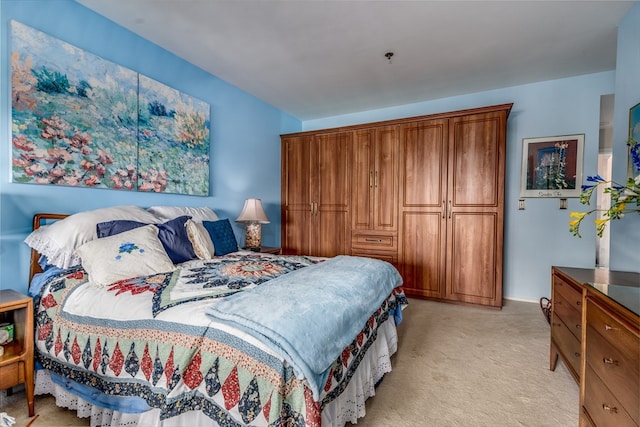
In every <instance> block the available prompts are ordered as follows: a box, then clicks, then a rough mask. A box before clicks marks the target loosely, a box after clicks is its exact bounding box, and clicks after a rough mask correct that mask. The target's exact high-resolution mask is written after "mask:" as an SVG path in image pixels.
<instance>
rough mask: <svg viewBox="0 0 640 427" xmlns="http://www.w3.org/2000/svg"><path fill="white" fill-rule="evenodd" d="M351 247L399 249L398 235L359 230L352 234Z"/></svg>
mask: <svg viewBox="0 0 640 427" xmlns="http://www.w3.org/2000/svg"><path fill="white" fill-rule="evenodd" d="M351 247H352V248H361V249H375V250H385V251H397V250H398V237H397V235H395V234H385V233H375V232H362V231H357V232H353V234H352V235H351Z"/></svg>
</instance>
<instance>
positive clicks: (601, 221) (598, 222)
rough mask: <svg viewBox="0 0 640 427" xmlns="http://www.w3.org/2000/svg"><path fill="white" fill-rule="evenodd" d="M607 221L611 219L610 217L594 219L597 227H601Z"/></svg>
mask: <svg viewBox="0 0 640 427" xmlns="http://www.w3.org/2000/svg"><path fill="white" fill-rule="evenodd" d="M607 221H609V219H594V220H593V222H595V223H596V227H597V228H600V227H604V225H605V224H606V223H607Z"/></svg>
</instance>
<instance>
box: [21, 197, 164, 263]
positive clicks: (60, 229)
mask: <svg viewBox="0 0 640 427" xmlns="http://www.w3.org/2000/svg"><path fill="white" fill-rule="evenodd" d="M114 219H128V220H132V221H140V222H144V223H147V224H153V223H156V222H159V221H158V219H157V218H156V217H155V216H154V215H152V214H151V213H149V212H147V211H146V210H145V209H143V208H141V207H139V206H112V207H108V208H101V209H95V210H91V211H84V212H78V213H76V214H73V215H69V216H68V217H66V218H65V219H63V220H60V221H56V222H54V223H53V224H49V225H44V226H42V227H40V228H38V229H36V230H34V231H33V232H32V233H31V234H29V235H28V236H27V238H26V239H25V240H24V241H25V243H26V244H27V245H29V247H30V248H32V249H35V250H36V251H38V253H40V255H44V256H46V257H47V262H48V263H49V264H51V265H55V266H56V267H60V268H69V267H71V266H73V265H78V264H80V259H79V258H78V256H77V255H75V250H76V249H77V248H79V247H80V246H82V245H83V244H84V243H86V242H89V241H91V240H94V239H97V238H98V236H97V234H96V224H97V223H99V222H103V221H109V220H114Z"/></svg>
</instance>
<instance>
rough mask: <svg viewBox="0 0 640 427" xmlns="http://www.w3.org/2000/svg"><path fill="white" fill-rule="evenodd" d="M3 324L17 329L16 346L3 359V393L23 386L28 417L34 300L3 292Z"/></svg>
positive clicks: (8, 346)
mask: <svg viewBox="0 0 640 427" xmlns="http://www.w3.org/2000/svg"><path fill="white" fill-rule="evenodd" d="M0 323H10V324H13V325H14V333H13V342H11V343H9V344H4V345H2V347H4V354H3V355H2V356H0V390H5V389H8V388H10V387H13V386H16V385H18V384H22V383H24V385H25V389H26V393H27V405H28V406H29V416H30V417H33V415H34V404H33V391H34V390H33V388H34V383H33V374H34V372H33V300H32V299H31V298H30V297H28V296H26V295H23V294H21V293H19V292H16V291H14V290H12V289H5V290H1V291H0Z"/></svg>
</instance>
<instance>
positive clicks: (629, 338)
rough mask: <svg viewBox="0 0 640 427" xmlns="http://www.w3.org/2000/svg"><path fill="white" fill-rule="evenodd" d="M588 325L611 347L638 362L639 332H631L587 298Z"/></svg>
mask: <svg viewBox="0 0 640 427" xmlns="http://www.w3.org/2000/svg"><path fill="white" fill-rule="evenodd" d="M587 324H588V325H589V326H591V327H592V328H593V329H594V330H595V331H597V332H598V333H599V334H600V335H602V337H603V338H604V339H605V340H606V341H607V342H608V343H609V345H611V346H614V347H617V348H618V349H620V351H621V352H622V353H624V354H627V355H629V357H635V359H636V360H638V356H639V355H640V349H639V348H638V342H639V341H638V335H637V332H636V333H633V332H631V331H630V330H629V329H627V328H626V327H625V326H624V325H623V324H621V323H620V321H618V320H617V319H615V318H614V317H613V316H611V315H610V314H608V313H606V312H604V311H603V310H602V309H601V308H600V306H599V305H597V304H595V303H594V302H593V301H592V300H591V299H589V298H587ZM636 372H638V371H636Z"/></svg>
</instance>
